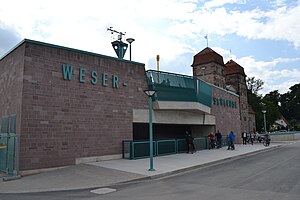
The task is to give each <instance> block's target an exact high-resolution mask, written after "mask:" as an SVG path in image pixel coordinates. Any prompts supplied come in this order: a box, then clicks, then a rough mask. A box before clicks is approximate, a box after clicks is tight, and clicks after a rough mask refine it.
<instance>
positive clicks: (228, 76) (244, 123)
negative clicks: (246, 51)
mask: <svg viewBox="0 0 300 200" xmlns="http://www.w3.org/2000/svg"><path fill="white" fill-rule="evenodd" d="M224 74H225V80H226V85H230V86H232V87H233V88H234V89H235V90H236V92H237V94H238V95H239V96H240V98H239V101H240V102H239V103H240V116H241V131H246V132H250V131H253V130H250V127H249V123H248V120H249V114H248V112H249V109H248V97H247V85H246V74H245V72H244V68H243V67H242V66H240V65H239V64H237V63H236V62H234V61H233V60H230V61H228V62H227V63H226V64H225V68H224ZM252 129H253V128H252Z"/></svg>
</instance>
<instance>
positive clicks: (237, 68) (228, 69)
mask: <svg viewBox="0 0 300 200" xmlns="http://www.w3.org/2000/svg"><path fill="white" fill-rule="evenodd" d="M224 74H225V75H230V74H241V75H243V76H246V74H245V72H244V68H243V67H242V66H241V65H239V64H237V63H236V62H235V61H233V60H229V61H228V62H227V63H226V64H225V68H224Z"/></svg>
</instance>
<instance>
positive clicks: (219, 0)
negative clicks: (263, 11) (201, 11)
mask: <svg viewBox="0 0 300 200" xmlns="http://www.w3.org/2000/svg"><path fill="white" fill-rule="evenodd" d="M234 3H237V4H244V3H246V0H212V1H209V2H206V3H205V4H204V7H206V8H213V7H220V6H223V5H225V4H234Z"/></svg>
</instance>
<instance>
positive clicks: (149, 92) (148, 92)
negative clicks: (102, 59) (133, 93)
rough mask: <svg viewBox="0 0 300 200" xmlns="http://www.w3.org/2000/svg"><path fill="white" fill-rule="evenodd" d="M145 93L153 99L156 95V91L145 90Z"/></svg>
mask: <svg viewBox="0 0 300 200" xmlns="http://www.w3.org/2000/svg"><path fill="white" fill-rule="evenodd" d="M144 93H145V94H146V95H147V96H148V97H152V96H153V95H154V94H155V93H156V90H144Z"/></svg>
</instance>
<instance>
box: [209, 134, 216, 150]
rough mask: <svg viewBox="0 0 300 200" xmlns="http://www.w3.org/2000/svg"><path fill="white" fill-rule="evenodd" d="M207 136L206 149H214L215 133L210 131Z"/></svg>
mask: <svg viewBox="0 0 300 200" xmlns="http://www.w3.org/2000/svg"><path fill="white" fill-rule="evenodd" d="M208 138H209V145H208V150H210V149H214V148H215V134H214V133H213V132H210V134H209V135H208Z"/></svg>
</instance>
